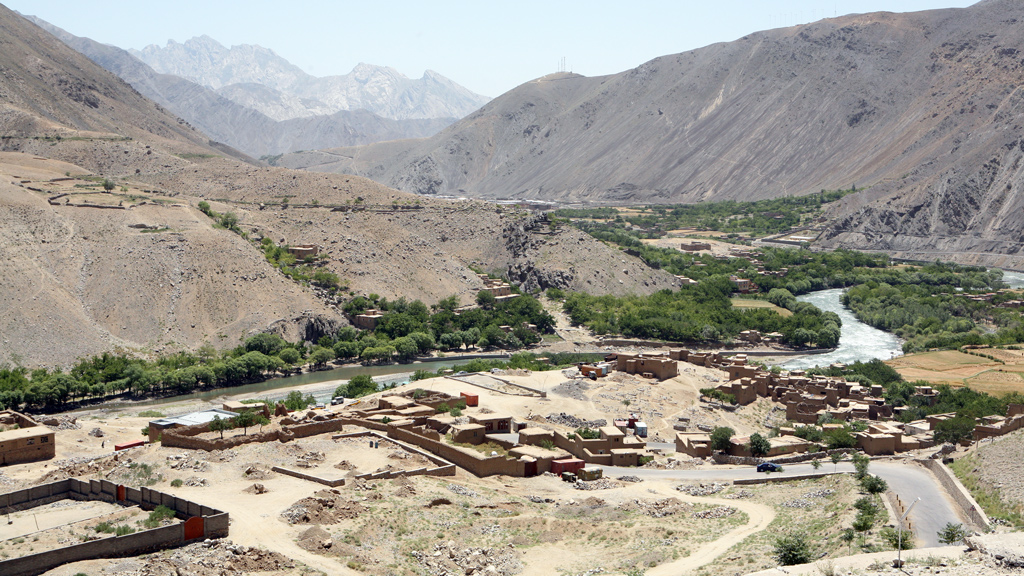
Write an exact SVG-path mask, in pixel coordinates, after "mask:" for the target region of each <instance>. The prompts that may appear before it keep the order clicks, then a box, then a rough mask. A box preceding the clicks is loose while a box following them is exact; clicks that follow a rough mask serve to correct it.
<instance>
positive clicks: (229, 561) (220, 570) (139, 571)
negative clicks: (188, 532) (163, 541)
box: [112, 540, 295, 576]
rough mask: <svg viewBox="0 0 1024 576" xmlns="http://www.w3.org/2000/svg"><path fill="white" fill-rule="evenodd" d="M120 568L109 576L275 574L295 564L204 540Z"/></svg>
mask: <svg viewBox="0 0 1024 576" xmlns="http://www.w3.org/2000/svg"><path fill="white" fill-rule="evenodd" d="M140 563H141V566H140V565H139V564H140ZM123 565H124V568H122V569H115V570H114V571H113V572H112V576H176V575H178V574H188V575H189V576H221V575H222V574H225V573H244V572H275V571H281V570H287V569H290V568H294V567H295V562H293V561H292V560H291V559H289V558H288V557H287V556H285V555H283V554H279V553H277V552H270V551H268V550H261V549H259V548H250V547H248V546H239V545H236V544H232V543H231V541H229V540H206V541H204V542H198V543H195V544H189V545H188V546H183V547H181V548H177V549H174V550H172V551H169V552H168V553H165V554H152V555H149V556H141V557H139V558H137V559H135V560H134V561H132V562H126V563H124V564H123ZM118 566H120V565H118Z"/></svg>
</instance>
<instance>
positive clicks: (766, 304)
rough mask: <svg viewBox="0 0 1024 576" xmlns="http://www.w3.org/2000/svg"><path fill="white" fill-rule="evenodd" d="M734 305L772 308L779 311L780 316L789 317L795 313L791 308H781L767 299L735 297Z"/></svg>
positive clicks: (738, 306)
mask: <svg viewBox="0 0 1024 576" xmlns="http://www.w3.org/2000/svg"><path fill="white" fill-rule="evenodd" d="M732 306H733V308H768V309H770V310H775V311H776V312H778V313H779V316H782V317H783V318H789V317H790V316H792V315H793V313H792V312H790V311H789V310H786V309H785V308H780V307H778V306H776V305H775V304H772V303H771V302H768V301H767V300H748V299H746V298H733V299H732Z"/></svg>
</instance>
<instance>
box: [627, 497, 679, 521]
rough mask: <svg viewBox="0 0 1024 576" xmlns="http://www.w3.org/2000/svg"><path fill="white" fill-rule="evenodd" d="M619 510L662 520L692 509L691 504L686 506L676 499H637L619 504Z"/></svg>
mask: <svg viewBox="0 0 1024 576" xmlns="http://www.w3.org/2000/svg"><path fill="white" fill-rule="evenodd" d="M619 509H620V510H628V511H637V512H640V513H642V514H647V515H648V516H650V517H652V518H664V517H666V516H672V515H673V514H679V513H680V512H688V511H690V510H691V509H693V504H688V503H686V502H683V501H682V500H679V499H678V498H662V499H661V500H642V499H640V498H637V499H634V500H632V501H630V502H625V503H623V504H620V505H619Z"/></svg>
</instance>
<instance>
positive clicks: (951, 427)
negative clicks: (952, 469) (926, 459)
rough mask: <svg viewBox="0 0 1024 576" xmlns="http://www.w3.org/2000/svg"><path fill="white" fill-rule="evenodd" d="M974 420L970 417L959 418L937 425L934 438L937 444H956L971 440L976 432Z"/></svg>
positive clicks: (943, 421) (933, 433) (933, 434)
mask: <svg viewBox="0 0 1024 576" xmlns="http://www.w3.org/2000/svg"><path fill="white" fill-rule="evenodd" d="M974 422H975V421H974V418H971V417H970V416H957V417H955V418H949V419H947V420H942V421H940V422H938V423H937V424H936V425H935V430H934V431H933V432H932V437H933V438H934V439H935V443H936V444H945V443H947V442H948V443H950V444H956V443H958V442H960V441H961V440H964V439H967V438H970V437H971V435H972V433H973V432H974Z"/></svg>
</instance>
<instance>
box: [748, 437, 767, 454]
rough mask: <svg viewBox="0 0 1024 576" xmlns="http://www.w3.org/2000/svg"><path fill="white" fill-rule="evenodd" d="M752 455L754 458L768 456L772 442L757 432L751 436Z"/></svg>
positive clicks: (750, 447)
mask: <svg viewBox="0 0 1024 576" xmlns="http://www.w3.org/2000/svg"><path fill="white" fill-rule="evenodd" d="M748 448H749V449H750V455H751V456H753V457H754V458H762V457H764V456H766V455H767V454H768V452H769V451H771V449H772V445H771V442H769V441H768V439H767V438H765V437H764V436H761V435H760V434H758V433H757V432H754V433H753V434H751V435H750V444H749V446H748Z"/></svg>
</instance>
